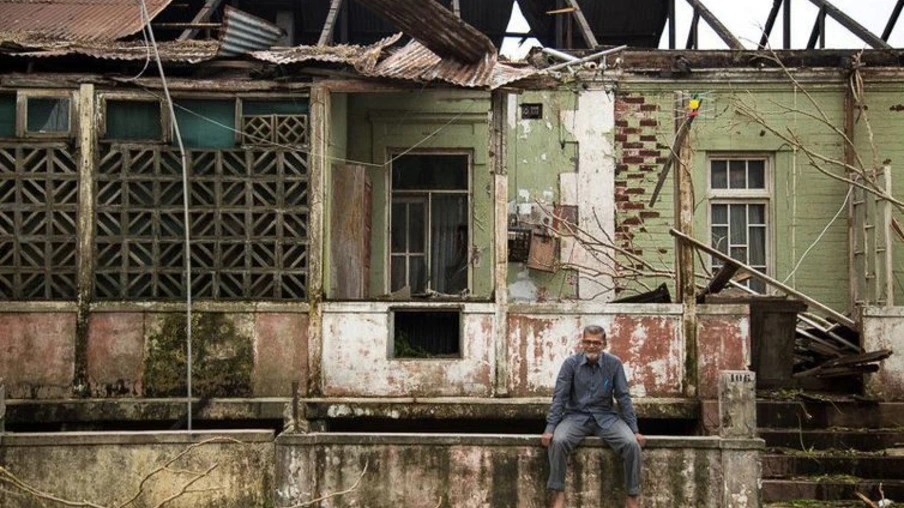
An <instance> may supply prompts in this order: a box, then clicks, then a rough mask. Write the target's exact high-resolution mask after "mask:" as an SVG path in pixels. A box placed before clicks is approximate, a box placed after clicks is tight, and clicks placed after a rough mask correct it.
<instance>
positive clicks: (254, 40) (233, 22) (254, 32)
mask: <svg viewBox="0 0 904 508" xmlns="http://www.w3.org/2000/svg"><path fill="white" fill-rule="evenodd" d="M282 34H283V30H282V28H280V27H278V26H276V25H274V24H273V23H270V22H269V21H267V20H264V19H261V18H258V17H257V16H252V15H251V14H248V13H247V12H244V11H241V10H239V9H236V8H234V7H231V6H229V5H227V6H226V10H225V14H224V16H223V27H222V28H221V29H220V55H222V56H238V55H244V54H245V53H250V52H252V51H260V50H264V49H269V48H270V47H271V46H273V45H274V44H276V41H277V40H278V39H279V38H280V37H281V36H282Z"/></svg>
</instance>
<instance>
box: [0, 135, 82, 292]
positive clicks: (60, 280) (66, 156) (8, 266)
mask: <svg viewBox="0 0 904 508" xmlns="http://www.w3.org/2000/svg"><path fill="white" fill-rule="evenodd" d="M77 211H78V158H77V156H76V155H75V154H74V153H72V152H70V149H69V148H67V147H66V145H46V146H40V147H24V146H9V145H0V298H2V299H5V300H64V299H69V300H71V299H75V298H76V296H77V295H76V281H77V277H76V275H77V271H78V262H77V257H76V233H77V229H76V224H77Z"/></svg>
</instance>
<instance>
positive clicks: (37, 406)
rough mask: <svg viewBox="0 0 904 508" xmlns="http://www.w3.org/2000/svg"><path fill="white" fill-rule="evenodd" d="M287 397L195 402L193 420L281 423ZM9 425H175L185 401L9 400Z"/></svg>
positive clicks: (288, 399) (181, 413)
mask: <svg viewBox="0 0 904 508" xmlns="http://www.w3.org/2000/svg"><path fill="white" fill-rule="evenodd" d="M291 401H292V399H291V398H288V397H268V398H264V397H261V398H255V399H210V400H208V401H207V403H206V404H204V405H203V406H202V405H201V404H200V400H196V401H195V406H194V410H195V414H194V417H195V418H198V419H204V420H281V419H282V418H283V414H284V412H285V409H286V406H287V405H288V404H289V403H290V402H291ZM6 404H7V406H6V407H7V423H9V424H16V423H28V422H41V423H64V422H101V421H124V422H132V421H142V422H148V421H172V420H177V419H179V418H182V417H183V416H184V415H185V412H186V409H187V408H186V402H185V399H125V398H124V399H77V400H76V399H73V400H66V399H48V400H31V399H15V400H7V403H6Z"/></svg>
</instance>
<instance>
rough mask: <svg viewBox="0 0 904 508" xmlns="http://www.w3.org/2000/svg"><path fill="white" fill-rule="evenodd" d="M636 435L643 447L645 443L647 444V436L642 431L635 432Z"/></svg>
mask: <svg viewBox="0 0 904 508" xmlns="http://www.w3.org/2000/svg"><path fill="white" fill-rule="evenodd" d="M634 437H635V438H636V439H637V444H639V445H640V447H641V448H643V447H644V445H646V444H647V438H645V437H643V434H641V433H640V432H636V433H635V434H634Z"/></svg>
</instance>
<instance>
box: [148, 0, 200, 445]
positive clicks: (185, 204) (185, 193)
mask: <svg viewBox="0 0 904 508" xmlns="http://www.w3.org/2000/svg"><path fill="white" fill-rule="evenodd" d="M138 2H139V7H140V11H141V21H142V24H143V25H144V29H145V30H146V31H147V35H148V37H149V38H150V42H151V47H152V48H153V50H154V59H155V60H156V61H157V70H158V71H159V72H160V82H161V84H162V85H163V94H164V96H165V97H166V104H167V106H168V107H169V111H170V115H171V116H172V122H173V132H174V133H175V136H176V144H177V145H178V146H179V155H180V156H181V159H182V209H183V210H182V211H183V220H184V221H185V320H186V323H185V334H186V346H185V353H186V354H185V356H186V359H185V364H186V376H185V378H186V381H185V383H186V404H187V406H188V415H187V417H186V421H187V426H188V430H189V432H191V430H192V386H191V384H192V383H191V381H192V358H193V357H192V345H191V341H192V333H191V332H192V312H191V308H192V300H191V284H192V277H191V223H190V222H189V213H188V210H189V193H190V191H191V189H190V188H189V185H188V154H187V153H186V152H185V146H184V145H183V143H182V132H181V131H180V130H179V121H178V119H177V118H176V112H175V110H174V109H173V98H172V97H171V96H170V93H169V85H167V82H166V73H165V72H164V71H163V63H162V62H161V61H160V51H159V49H158V48H157V39H156V37H154V29H153V27H152V26H151V17H150V15H149V14H148V8H147V4H146V3H145V0H138Z"/></svg>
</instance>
